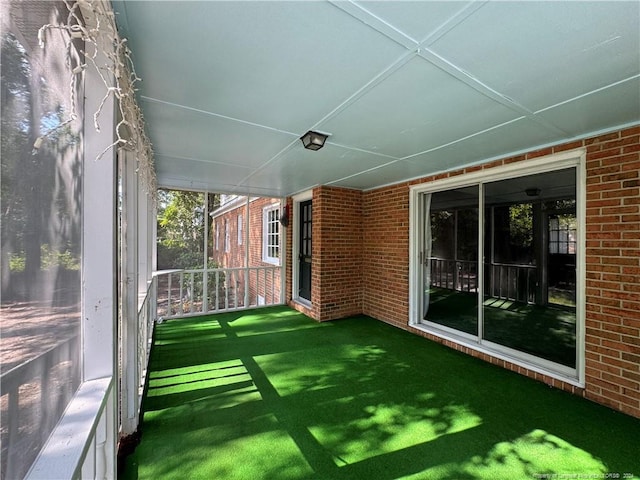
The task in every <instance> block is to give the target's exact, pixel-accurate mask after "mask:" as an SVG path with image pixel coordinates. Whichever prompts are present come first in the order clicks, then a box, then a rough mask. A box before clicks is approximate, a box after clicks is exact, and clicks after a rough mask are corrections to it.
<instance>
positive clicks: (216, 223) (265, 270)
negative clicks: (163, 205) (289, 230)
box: [209, 195, 283, 305]
mask: <svg viewBox="0 0 640 480" xmlns="http://www.w3.org/2000/svg"><path fill="white" fill-rule="evenodd" d="M247 211H248V212H249V213H248V214H247ZM280 213H281V201H280V199H277V198H264V197H250V198H249V199H247V197H246V196H227V195H221V205H220V207H219V208H218V209H217V210H215V211H214V212H212V213H211V214H210V215H211V233H212V235H211V237H212V242H211V243H212V245H210V256H209V258H210V259H211V260H212V261H213V262H214V263H215V264H216V265H217V267H219V268H221V269H225V281H226V283H225V285H226V288H228V289H231V290H232V292H233V296H234V298H233V300H234V301H235V299H236V297H237V298H238V299H240V298H243V300H242V304H243V305H271V304H278V303H282V302H283V300H282V299H281V292H282V276H281V274H280V272H281V269H280V268H279V267H280V266H281V256H282V245H281V236H280V231H281V229H282V226H281V224H280ZM245 295H246V296H247V298H246V299H244V297H245Z"/></svg>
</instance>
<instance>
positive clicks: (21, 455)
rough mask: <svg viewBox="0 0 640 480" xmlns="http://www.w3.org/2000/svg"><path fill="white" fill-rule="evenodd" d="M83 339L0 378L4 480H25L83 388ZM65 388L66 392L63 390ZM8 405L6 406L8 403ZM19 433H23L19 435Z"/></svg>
mask: <svg viewBox="0 0 640 480" xmlns="http://www.w3.org/2000/svg"><path fill="white" fill-rule="evenodd" d="M79 341H80V339H79V336H77V335H74V336H72V337H70V338H68V339H66V340H64V341H63V342H61V343H59V344H58V345H56V346H55V347H53V348H51V349H49V350H47V351H46V352H44V353H42V354H41V355H38V356H37V357H35V358H32V359H30V360H27V361H26V362H24V363H22V364H20V365H18V366H16V367H15V368H12V369H11V370H9V371H8V372H6V373H4V374H3V375H2V377H0V383H1V386H2V391H1V392H0V394H1V396H2V397H5V395H6V397H5V399H6V400H5V401H3V409H4V406H6V408H7V410H6V411H4V412H2V413H3V415H2V416H3V417H4V418H3V419H5V421H6V424H5V425H4V426H3V429H6V430H5V431H4V432H3V435H2V437H3V438H2V468H1V470H2V475H1V476H2V478H22V477H23V476H24V475H25V474H26V472H27V470H28V468H29V467H30V465H31V464H32V462H33V461H34V459H35V457H36V455H37V453H38V451H39V450H40V446H41V445H43V444H44V442H45V440H46V439H47V437H48V436H49V434H50V433H51V431H52V430H53V428H54V426H55V422H56V421H57V420H58V418H59V417H60V416H61V415H62V410H61V408H60V407H59V406H65V405H67V403H68V402H69V401H70V399H71V397H72V396H73V394H74V393H75V390H76V389H77V388H78V385H79V380H77V379H79V377H80V373H79V368H80V366H79V356H78V345H79ZM61 387H62V388H61ZM5 402H6V403H5ZM19 431H21V432H22V433H21V434H19Z"/></svg>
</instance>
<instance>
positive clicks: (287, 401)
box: [119, 307, 640, 480]
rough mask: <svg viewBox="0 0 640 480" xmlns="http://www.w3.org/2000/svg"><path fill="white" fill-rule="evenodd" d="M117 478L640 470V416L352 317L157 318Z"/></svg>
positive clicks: (547, 474)
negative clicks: (139, 417) (138, 428)
mask: <svg viewBox="0 0 640 480" xmlns="http://www.w3.org/2000/svg"><path fill="white" fill-rule="evenodd" d="M149 375H150V381H149V390H148V393H147V395H146V397H145V399H144V402H143V410H144V420H143V424H142V441H141V443H140V445H139V446H138V447H137V449H136V451H135V452H134V453H133V454H132V455H130V456H129V457H128V458H127V461H126V468H125V469H124V471H123V472H120V475H119V477H120V478H121V479H136V478H139V479H149V480H162V479H180V480H184V479H214V480H218V479H219V480H232V479H241V480H260V479H271V480H289V479H327V480H333V479H354V480H357V479H363V480H364V479H366V480H385V479H397V478H407V479H431V478H433V479H450V480H466V479H487V480H499V479H509V480H519V479H523V480H524V479H538V478H556V479H586V478H589V479H593V478H621V479H624V478H638V476H639V475H640V420H637V419H634V418H632V417H629V416H626V415H623V414H620V413H617V412H615V411H612V410H610V409H607V408H605V407H602V406H599V405H596V404H594V403H592V402H589V401H586V400H583V399H581V398H578V397H576V396H573V395H570V394H567V393H564V392H561V391H558V390H555V389H551V388H549V387H547V386H545V385H543V384H541V383H538V382H535V381H532V380H530V379H527V378H524V377H522V376H520V375H517V374H514V373H512V372H508V371H506V370H504V369H501V368H498V367H495V366H492V365H490V364H487V363H485V362H482V361H479V360H476V359H473V358H471V357H469V356H466V355H463V354H460V353H458V352H455V351H453V350H450V349H448V348H445V347H443V346H440V345H438V344H435V343H433V342H430V341H428V340H425V339H423V338H420V337H418V336H415V335H412V334H409V333H407V332H404V331H402V330H399V329H397V328H394V327H391V326H388V325H385V324H383V323H381V322H378V321H375V320H373V319H370V318H367V317H364V316H359V317H354V318H350V319H345V320H339V321H335V322H331V323H322V324H320V323H316V322H314V321H313V320H310V319H309V318H307V317H305V316H303V315H301V314H299V313H298V312H295V311H293V310H290V309H289V308H286V307H275V308H265V309H259V310H250V311H245V312H235V313H228V314H219V315H212V316H208V317H200V318H196V319H189V320H174V321H169V322H166V323H163V324H161V325H158V328H157V330H156V335H155V343H154V347H153V350H152V356H151V365H150V374H149Z"/></svg>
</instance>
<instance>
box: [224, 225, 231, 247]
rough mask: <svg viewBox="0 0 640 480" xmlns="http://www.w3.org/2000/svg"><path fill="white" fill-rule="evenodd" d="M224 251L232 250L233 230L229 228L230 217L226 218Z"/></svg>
mask: <svg viewBox="0 0 640 480" xmlns="http://www.w3.org/2000/svg"><path fill="white" fill-rule="evenodd" d="M224 251H225V252H226V253H229V252H230V251H231V231H230V229H229V219H228V218H225V220H224Z"/></svg>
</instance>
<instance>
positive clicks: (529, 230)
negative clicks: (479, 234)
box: [483, 168, 576, 368]
mask: <svg viewBox="0 0 640 480" xmlns="http://www.w3.org/2000/svg"><path fill="white" fill-rule="evenodd" d="M575 178H576V173H575V169H573V168H571V169H566V170H561V171H556V172H550V173H544V174H538V175H530V176H526V177H519V178H513V179H507V180H502V181H497V182H491V183H487V184H486V185H485V190H484V192H485V231H484V239H485V260H484V261H485V264H484V271H485V277H484V284H485V289H484V290H485V291H484V295H483V325H484V330H483V338H484V339H485V340H488V341H490V342H493V343H497V344H500V345H503V346H506V347H509V348H513V349H515V350H518V351H521V352H524V353H527V354H530V355H534V356H537V357H540V358H543V359H545V360H549V361H552V362H555V363H560V364H562V365H565V366H568V367H571V368H575V366H576V313H575V308H571V305H570V304H569V305H567V306H562V307H561V306H559V305H557V303H558V302H557V301H556V300H555V298H556V297H558V296H559V295H558V294H556V293H555V292H556V291H559V290H561V289H562V292H563V295H564V296H565V297H567V298H570V299H571V298H572V299H573V307H575V248H576V242H575V198H576V185H575ZM556 204H558V205H573V206H574V209H573V216H571V210H570V209H568V210H566V211H563V212H564V213H563V215H564V216H563V217H562V219H563V220H562V222H561V221H560V220H559V218H560V216H559V214H558V211H557V210H558V209H557V208H554V209H552V208H550V207H551V206H552V205H556ZM572 220H573V223H571V222H572ZM572 226H573V227H572ZM571 228H573V230H571ZM572 235H573V237H572ZM571 238H573V242H571ZM556 250H557V251H558V252H556ZM560 250H562V252H563V253H562V254H560V253H559V251H560ZM565 250H566V253H565ZM569 250H571V251H572V253H569ZM558 255H562V256H563V264H562V265H561V267H562V268H559V266H558V264H557V262H556V260H557V258H556V257H557V256H558ZM560 287H561V288H560ZM572 288H573V291H571V289H572ZM552 299H554V300H552ZM567 303H568V302H567ZM567 307H569V308H567Z"/></svg>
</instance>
